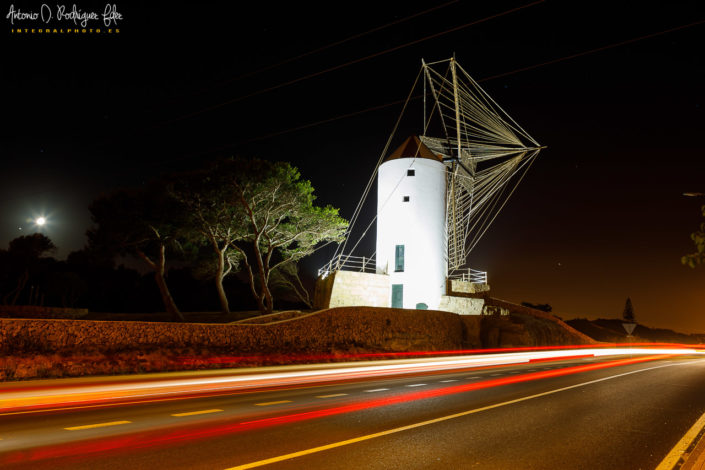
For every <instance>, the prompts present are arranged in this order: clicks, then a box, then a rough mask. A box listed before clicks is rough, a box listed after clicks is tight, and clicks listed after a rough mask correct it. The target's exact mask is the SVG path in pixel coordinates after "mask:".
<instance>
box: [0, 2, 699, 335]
mask: <svg viewBox="0 0 705 470" xmlns="http://www.w3.org/2000/svg"><path fill="white" fill-rule="evenodd" d="M699 3H701V2H699V1H692V2H674V1H663V2H658V1H608V2H599V1H584V2H583V1H580V2H579V1H569V2H566V1H563V2H559V1H546V2H537V3H536V4H534V5H531V6H528V7H526V8H523V9H518V10H517V11H514V12H512V13H509V14H507V15H504V16H499V17H496V18H494V19H491V20H488V21H485V22H481V23H478V24H475V25H471V26H467V27H464V28H459V29H457V30H455V31H453V32H449V33H447V34H441V35H439V36H437V37H435V38H433V39H429V40H424V41H419V40H421V39H423V38H425V37H428V36H432V35H436V34H439V33H443V32H445V31H447V30H450V29H453V28H457V27H459V26H462V25H465V24H469V23H472V22H474V21H476V20H481V19H483V18H487V17H489V16H492V15H497V14H499V13H503V12H506V11H508V10H511V9H516V8H518V7H522V6H525V5H528V4H529V2H521V1H496V2H495V1H492V2H479V1H469V0H461V1H456V2H449V3H448V4H446V5H444V2H442V1H439V2H428V3H425V4H424V3H420V2H379V1H377V2H359V1H356V2H327V3H311V2H281V3H278V2H277V3H270V2H257V3H256V5H249V6H248V7H246V8H245V7H244V6H243V5H246V3H245V2H222V3H215V2H193V3H188V2H179V1H168V2H166V1H162V2H158V1H152V2H139V3H138V2H134V3H131V4H128V3H126V2H117V3H115V5H116V7H117V10H118V11H119V12H120V13H121V14H122V16H123V19H122V20H120V21H119V23H118V26H117V27H118V28H119V29H120V32H119V33H118V34H104V33H101V34H73V35H66V34H63V35H61V34H51V35H46V34H16V33H12V32H11V28H13V27H15V28H17V27H22V28H24V27H27V28H31V27H32V26H33V25H34V27H41V24H40V23H37V22H35V23H34V24H32V22H31V21H19V22H16V23H15V25H14V26H12V25H11V24H10V21H9V19H7V18H6V17H5V16H6V15H7V13H8V12H9V10H10V5H11V4H14V7H15V9H20V10H22V11H32V10H34V11H38V10H39V8H40V6H41V1H25V0H20V1H12V2H8V1H4V2H3V3H2V9H3V15H2V16H3V20H2V21H4V31H3V32H2V38H3V49H2V50H3V52H4V54H3V59H2V60H3V64H2V66H0V77H1V79H2V95H3V115H4V117H5V124H3V126H2V131H0V132H2V137H1V138H0V157H1V166H0V216H1V217H0V246H3V247H5V246H6V245H7V242H9V240H11V239H12V238H14V237H17V236H19V235H22V234H27V233H32V232H33V230H34V229H33V227H32V224H31V223H30V222H29V220H30V219H31V218H33V217H35V216H38V215H46V216H47V217H48V220H49V225H48V226H47V227H46V228H45V229H43V231H44V232H45V233H46V234H47V235H49V236H50V237H51V238H52V240H54V243H55V244H56V245H57V246H58V247H59V251H58V253H57V255H58V257H60V258H61V257H65V256H66V255H67V254H68V253H69V252H71V251H73V250H77V249H80V248H81V247H82V246H83V245H84V243H85V238H84V233H85V230H86V229H87V228H88V227H89V225H90V217H89V214H88V210H87V206H88V204H89V203H90V201H91V200H92V199H93V198H94V197H95V196H97V195H98V194H100V193H101V192H102V191H109V190H111V189H113V188H116V187H121V186H135V185H139V184H142V183H144V182H145V181H147V180H149V179H150V178H152V177H154V176H157V175H159V174H160V173H164V172H170V171H174V170H182V169H186V168H189V167H192V166H196V165H199V164H202V163H203V162H206V161H209V160H211V159H213V158H217V157H219V156H228V155H242V156H253V157H261V158H266V159H273V160H287V161H290V162H292V163H294V164H295V165H297V166H298V167H299V169H300V170H301V172H302V174H303V175H304V177H306V178H308V179H310V180H311V181H312V183H313V186H314V187H315V188H316V193H317V194H318V201H319V202H321V203H330V204H333V205H335V206H336V207H340V208H341V214H342V215H343V216H344V217H346V218H349V217H350V216H351V215H352V211H353V209H354V207H355V205H356V204H357V201H358V199H359V197H360V195H361V193H362V190H363V188H364V186H365V184H366V183H367V180H368V178H369V176H370V174H371V173H372V170H373V168H374V165H375V163H376V161H377V158H378V157H379V154H380V152H381V151H382V149H383V147H384V144H385V142H386V139H387V138H388V136H389V134H390V132H391V130H392V126H393V124H394V121H395V119H396V116H397V115H398V113H399V111H400V106H401V105H400V104H394V105H391V106H382V105H386V104H389V103H394V102H396V101H398V100H402V99H403V98H404V97H405V96H406V95H407V93H408V92H409V89H410V87H411V84H412V83H413V80H414V78H415V76H416V74H417V72H418V70H419V67H420V63H421V59H422V58H424V59H426V60H428V61H434V60H440V59H445V58H448V57H449V56H451V55H452V54H453V53H455V55H456V58H457V59H458V61H459V62H460V64H462V66H463V67H464V68H465V69H466V70H467V71H468V72H469V73H470V74H471V75H472V76H473V77H474V78H475V79H476V80H478V81H480V82H481V84H482V86H483V87H484V88H485V90H486V91H487V92H488V93H489V94H490V95H491V96H492V97H493V98H494V99H495V100H496V101H497V102H498V103H499V104H500V105H501V106H502V107H503V108H504V109H505V110H506V111H507V112H508V113H509V114H510V115H511V116H512V117H514V119H516V120H517V122H519V123H520V124H521V125H522V126H523V127H524V129H526V130H527V131H528V132H529V133H530V134H531V135H532V136H533V137H534V138H535V139H536V140H538V141H539V142H540V143H541V144H543V145H547V146H548V148H547V149H546V150H544V151H543V152H542V153H541V154H540V155H539V157H538V160H537V161H536V163H535V164H534V165H533V166H532V168H531V169H530V170H529V172H528V174H527V176H526V177H525V179H524V181H523V182H522V184H521V185H520V186H519V188H518V190H517V191H516V193H515V194H514V196H513V197H512V199H511V200H510V201H509V203H508V204H507V206H506V208H505V209H504V210H503V211H502V213H501V214H500V215H499V217H498V219H497V221H496V222H495V223H494V225H493V226H492V227H491V228H490V230H489V231H488V232H487V233H486V234H485V237H484V238H483V240H482V241H481V242H480V244H479V245H478V246H477V247H476V249H475V251H473V252H472V254H471V258H470V259H471V265H472V266H473V267H474V268H476V269H481V270H486V271H488V275H489V280H490V284H491V286H492V291H493V294H494V296H496V297H499V298H502V299H505V300H509V301H514V302H521V301H529V302H533V303H550V304H551V305H552V306H553V308H554V312H555V313H557V314H558V315H560V316H562V317H563V318H565V319H567V318H573V317H589V318H594V317H612V318H614V317H619V316H620V315H621V312H622V309H623V307H624V302H625V299H626V298H627V296H630V297H631V299H632V301H633V304H634V308H635V313H636V317H637V320H639V321H640V322H642V323H645V324H647V325H650V326H664V327H670V328H674V329H677V330H680V331H686V332H690V331H698V332H705V269H702V268H701V269H699V270H698V269H696V270H692V269H690V268H687V267H684V266H682V265H681V263H680V257H681V256H682V255H683V254H686V253H689V252H691V251H693V250H694V246H693V244H692V242H691V240H690V238H689V235H690V233H691V232H692V231H694V230H695V229H696V228H697V226H698V224H699V223H700V221H701V216H700V212H699V207H700V205H701V204H703V203H705V199H702V198H701V199H698V198H687V197H684V196H683V195H682V193H683V192H689V191H699V192H705V178H704V177H703V176H704V170H705V143H704V140H703V137H704V136H705V132H704V131H705V109H704V108H705V58H704V55H705V54H704V53H703V46H704V45H705V22H704V21H705V11H704V10H705V9H703V8H702V7H699V5H698V4H699ZM140 4H141V5H140ZM69 5H70V4H69ZM76 5H77V7H79V8H80V9H82V10H95V11H97V12H102V11H103V9H104V7H105V3H104V2H93V3H89V2H81V1H77V2H76ZM138 5H140V6H138ZM51 6H52V8H54V7H55V3H51ZM439 6H440V8H436V9H434V10H433V11H429V12H426V13H423V14H419V15H418V16H416V17H414V18H411V19H408V20H405V21H399V20H403V19H405V18H407V17H409V16H411V15H414V14H418V13H421V12H424V11H425V10H428V9H432V8H434V7H439ZM394 22H397V23H396V24H391V25H389V24H390V23H394ZM692 23H698V24H694V25H691V24H692ZM384 25H389V26H387V27H384V28H382V29H379V30H377V31H375V32H372V33H369V34H363V35H361V36H359V37H356V38H354V39H351V40H349V41H345V42H343V43H341V44H337V45H334V46H332V47H326V46H329V45H331V44H334V43H337V42H339V41H342V40H344V39H346V38H350V37H352V36H356V35H360V34H361V33H365V32H367V31H370V30H372V29H375V28H379V27H382V26H384ZM686 25H691V26H688V27H684V28H680V29H678V28H679V27H681V26H686ZM94 26H100V25H99V22H95V23H94ZM671 29H675V30H674V31H671V32H668V33H665V34H659V35H655V36H652V37H646V38H644V39H642V40H639V41H635V42H629V43H628V44H624V45H619V46H616V47H607V48H606V49H604V50H598V51H596V52H593V53H589V54H584V55H579V56H578V57H574V58H569V57H570V56H572V55H575V54H580V53H583V52H586V51H591V50H594V49H600V48H603V47H605V46H613V45H616V44H618V43H621V42H623V41H629V40H631V39H635V38H640V37H645V36H650V35H654V34H655V33H661V32H663V31H667V30H671ZM416 41H419V42H416ZM414 42H416V43H414ZM409 43H413V44H409ZM398 46H404V47H401V48H397V47H398ZM321 48H324V49H323V50H319V49H321ZM395 48H397V49H396V50H393V51H391V52H387V53H383V52H384V51H386V50H389V49H395ZM309 52H312V53H310V54H307V53H309ZM303 54H307V55H305V56H303V57H299V56H301V55H303ZM297 57H298V58H297ZM563 58H566V59H565V60H558V61H556V62H554V63H549V64H545V63H547V62H552V61H555V60H556V59H563ZM291 59H295V60H291ZM540 64H545V65H540ZM537 65H540V66H539V67H534V66H537ZM524 68H529V69H528V70H523V71H522V69H524ZM328 69H334V70H331V71H329V72H325V73H320V72H324V71H326V70H328ZM502 74H507V75H504V76H502V77H499V78H490V79H488V80H484V79H485V78H488V77H494V76H496V75H502ZM308 76H310V77H309V78H305V79H303V80H300V79H302V78H304V77H308ZM287 82H295V83H291V84H288V85H285V86H281V85H283V84H286V83H287ZM370 108H377V109H375V110H372V111H368V112H364V113H357V112H358V111H363V110H367V109H370ZM414 111H418V107H414V106H412V109H411V114H410V115H409V116H410V118H409V119H406V120H405V121H404V123H403V125H402V127H401V129H400V131H399V132H398V134H397V135H396V137H395V140H394V144H395V145H398V144H399V143H401V142H402V141H403V140H404V139H405V138H406V137H408V136H409V135H411V134H413V133H418V132H419V131H420V129H419V126H420V124H421V122H422V117H421V115H420V114H416V115H414V114H413V112H414ZM352 113H357V114H355V115H354V116H351V117H342V116H344V115H348V114H352ZM338 118H339V119H338ZM319 121H328V122H324V123H321V124H317V125H313V126H309V124H312V123H316V122H319ZM374 201H375V195H374V194H373V195H372V198H371V200H370V201H369V202H370V204H369V205H368V206H367V209H368V210H366V212H365V213H364V214H363V216H362V219H361V224H362V222H364V223H365V224H366V223H368V222H369V221H370V220H371V217H372V216H373V214H372V210H371V207H372V205H374ZM358 236H359V233H357V234H354V236H353V238H355V240H353V241H356V239H357V237H358ZM373 245H374V233H370V235H369V238H368V239H367V240H366V241H365V242H363V243H362V244H361V245H360V249H359V250H358V251H357V252H356V253H355V254H356V255H360V256H362V255H367V256H369V255H370V254H372V252H373V251H374V246H373ZM331 254H332V250H328V249H324V250H321V251H320V252H318V253H317V255H316V256H314V257H312V258H310V259H309V260H307V261H306V262H305V263H304V264H303V268H304V269H306V270H308V271H309V272H314V271H315V269H317V268H318V267H319V266H320V265H322V264H323V263H324V262H325V261H327V257H329V256H330V255H331Z"/></svg>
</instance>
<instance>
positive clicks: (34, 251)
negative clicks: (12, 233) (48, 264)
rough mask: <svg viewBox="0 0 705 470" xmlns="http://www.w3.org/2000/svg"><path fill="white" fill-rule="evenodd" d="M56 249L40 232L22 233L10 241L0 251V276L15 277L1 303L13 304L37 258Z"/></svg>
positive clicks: (35, 265)
mask: <svg viewBox="0 0 705 470" xmlns="http://www.w3.org/2000/svg"><path fill="white" fill-rule="evenodd" d="M54 251H56V246H55V245H54V243H53V242H52V241H51V239H49V237H47V236H46V235H43V234H41V233H34V234H32V235H24V236H22V237H17V238H15V239H14V240H12V241H10V245H9V248H8V250H7V251H4V252H2V253H0V265H2V267H3V271H5V272H4V273H2V277H5V278H8V280H9V278H14V279H16V283H15V286H14V287H13V288H12V289H11V290H9V291H8V292H7V293H6V294H5V295H4V296H3V298H2V303H3V304H10V305H15V304H16V303H17V300H18V299H19V296H20V294H21V293H22V291H23V290H24V288H25V286H26V285H27V282H28V281H29V278H30V274H31V272H32V271H33V270H36V268H37V265H38V263H39V260H40V259H41V258H42V257H43V256H44V255H47V254H49V253H53V252H54Z"/></svg>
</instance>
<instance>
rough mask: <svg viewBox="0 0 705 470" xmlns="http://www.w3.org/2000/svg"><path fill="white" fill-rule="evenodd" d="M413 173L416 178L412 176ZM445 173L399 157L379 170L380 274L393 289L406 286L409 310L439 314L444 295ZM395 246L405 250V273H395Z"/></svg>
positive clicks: (428, 164)
mask: <svg viewBox="0 0 705 470" xmlns="http://www.w3.org/2000/svg"><path fill="white" fill-rule="evenodd" d="M408 169H414V170H416V175H415V176H407V170H408ZM445 171H446V170H445V165H444V164H443V163H442V162H439V161H434V160H430V159H423V158H416V159H414V158H398V159H394V160H389V161H386V162H384V163H382V165H381V166H380V167H379V173H378V178H377V252H376V258H377V272H378V273H388V274H389V276H390V284H391V285H394V284H403V286H404V304H403V307H404V308H416V304H418V303H425V304H426V305H428V308H429V309H437V308H438V305H439V303H440V300H441V296H442V295H444V294H445V281H446V274H447V248H446V246H447V245H446V235H445V227H446V222H445V194H446V191H445V185H446V176H445V174H446V173H445ZM404 196H409V202H404V201H403V198H404ZM396 245H404V247H405V248H404V272H394V267H395V266H394V256H395V246H396ZM390 305H391V289H390Z"/></svg>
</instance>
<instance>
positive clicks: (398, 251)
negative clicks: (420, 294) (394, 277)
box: [394, 245, 404, 273]
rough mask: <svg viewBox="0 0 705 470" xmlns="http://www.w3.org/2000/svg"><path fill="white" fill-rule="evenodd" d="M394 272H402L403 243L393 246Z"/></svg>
mask: <svg viewBox="0 0 705 470" xmlns="http://www.w3.org/2000/svg"><path fill="white" fill-rule="evenodd" d="M394 272H396V273H403V272H404V245H396V246H395V247H394Z"/></svg>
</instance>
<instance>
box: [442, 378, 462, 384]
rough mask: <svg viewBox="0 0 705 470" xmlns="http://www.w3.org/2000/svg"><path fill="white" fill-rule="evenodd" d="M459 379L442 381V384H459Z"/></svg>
mask: <svg viewBox="0 0 705 470" xmlns="http://www.w3.org/2000/svg"><path fill="white" fill-rule="evenodd" d="M457 381H458V379H448V380H441V383H442V384H447V383H448V382H457Z"/></svg>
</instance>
